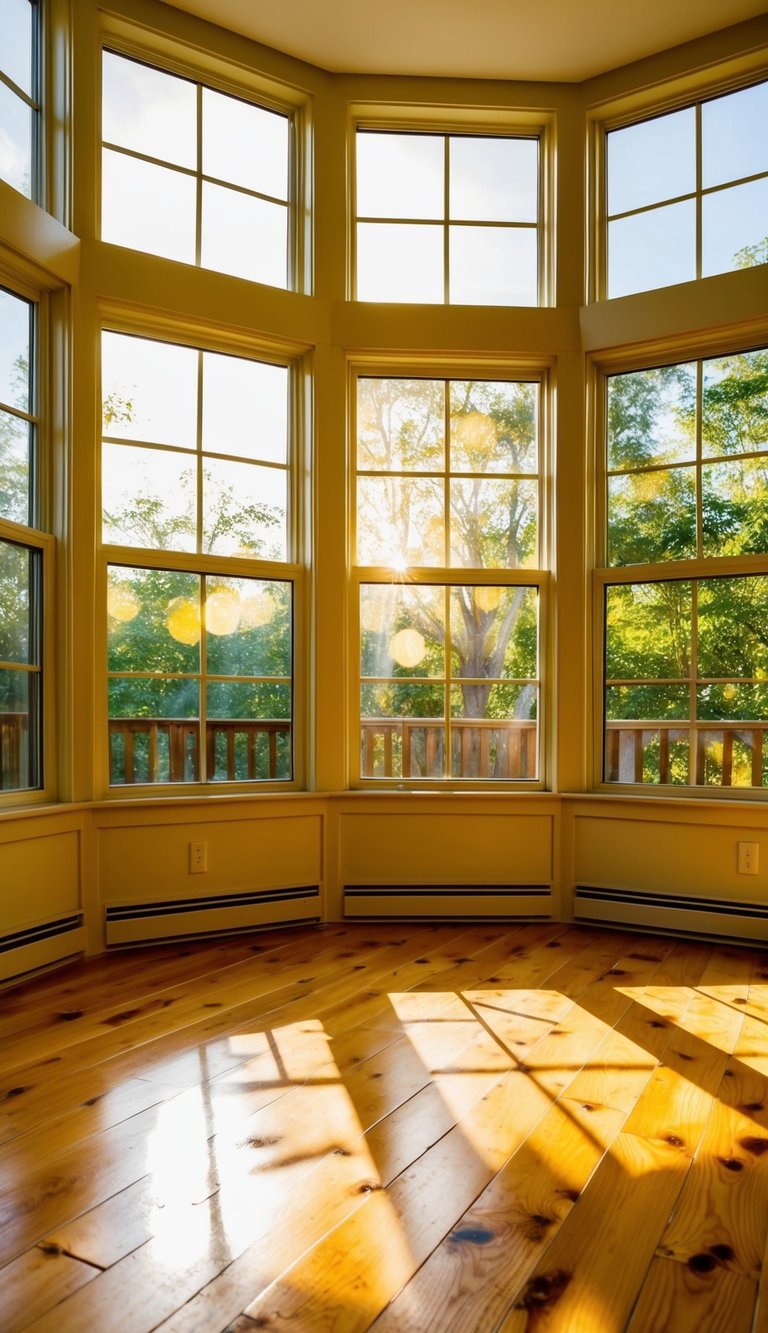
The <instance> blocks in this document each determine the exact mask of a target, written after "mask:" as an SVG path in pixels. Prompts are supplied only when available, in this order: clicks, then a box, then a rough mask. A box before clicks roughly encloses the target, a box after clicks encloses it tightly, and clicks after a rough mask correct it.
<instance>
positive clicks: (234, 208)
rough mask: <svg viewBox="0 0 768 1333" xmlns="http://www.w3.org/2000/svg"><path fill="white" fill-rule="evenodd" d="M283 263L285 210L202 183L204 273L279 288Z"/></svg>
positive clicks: (285, 252) (283, 276) (285, 254)
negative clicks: (212, 270)
mask: <svg viewBox="0 0 768 1333" xmlns="http://www.w3.org/2000/svg"><path fill="white" fill-rule="evenodd" d="M287 257H288V210H287V208H285V207H283V205H282V204H270V203H266V202H265V200H263V199H254V198H253V197H252V196H251V195H247V194H241V193H240V192H239V191H238V190H228V189H227V188H226V187H225V186H223V185H211V184H210V183H209V182H208V181H203V238H202V256H201V263H202V264H203V267H204V268H212V269H215V270H216V272H217V273H231V274H232V275H233V276H234V277H236V278H248V279H249V280H250V281H251V282H264V283H268V284H269V285H270V286H271V287H285V286H286V285H287V262H288V260H287Z"/></svg>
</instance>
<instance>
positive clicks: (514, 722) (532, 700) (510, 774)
mask: <svg viewBox="0 0 768 1333" xmlns="http://www.w3.org/2000/svg"><path fill="white" fill-rule="evenodd" d="M538 693H539V692H538V689H537V687H536V686H535V685H524V686H522V688H521V687H520V686H519V685H462V686H454V687H453V689H452V690H451V717H452V719H453V721H452V725H451V776H452V777H455V778H486V779H488V778H490V779H493V780H494V781H497V782H499V781H501V782H503V781H508V782H525V781H531V780H532V779H535V778H536V777H537V766H538V764H537V761H538V746H537V736H536V731H537V724H536V714H537V711H538Z"/></svg>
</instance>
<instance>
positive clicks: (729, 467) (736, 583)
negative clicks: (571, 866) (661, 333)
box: [599, 349, 768, 787]
mask: <svg viewBox="0 0 768 1333" xmlns="http://www.w3.org/2000/svg"><path fill="white" fill-rule="evenodd" d="M607 421H608V430H607V436H608V451H607V465H608V466H607V487H606V512H607V523H606V549H607V564H608V567H607V568H606V569H604V570H603V571H601V573H600V576H599V578H600V583H601V585H602V586H603V589H604V593H603V597H604V610H605V718H606V722H605V745H604V777H605V780H606V781H608V782H630V783H656V784H672V785H677V784H680V785H694V786H704V787H763V786H765V785H767V784H768V745H766V733H768V502H767V500H766V496H768V351H766V350H764V349H761V350H756V351H747V352H743V353H739V354H736V355H728V356H722V357H715V358H711V359H707V360H704V361H693V362H686V363H683V364H677V365H670V366H662V367H658V368H651V369H647V370H640V371H635V372H630V373H626V374H617V375H614V376H612V377H610V378H609V380H608V389H607ZM675 575H677V576H676V577H675ZM683 575H684V576H683Z"/></svg>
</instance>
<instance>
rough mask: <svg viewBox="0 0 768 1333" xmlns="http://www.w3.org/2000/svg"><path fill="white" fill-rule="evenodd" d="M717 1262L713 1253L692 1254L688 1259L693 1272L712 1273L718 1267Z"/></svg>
mask: <svg viewBox="0 0 768 1333" xmlns="http://www.w3.org/2000/svg"><path fill="white" fill-rule="evenodd" d="M716 1262H717V1261H716V1260H715V1259H713V1258H712V1255H711V1254H692V1255H691V1257H690V1259H689V1260H688V1267H689V1268H690V1270H691V1272H692V1273H711V1272H712V1269H713V1268H715V1267H716Z"/></svg>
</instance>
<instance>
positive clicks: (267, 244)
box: [101, 51, 294, 287]
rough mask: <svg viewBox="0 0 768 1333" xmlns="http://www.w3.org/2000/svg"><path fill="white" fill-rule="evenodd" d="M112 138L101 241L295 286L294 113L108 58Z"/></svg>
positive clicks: (106, 96) (105, 117) (106, 104)
mask: <svg viewBox="0 0 768 1333" xmlns="http://www.w3.org/2000/svg"><path fill="white" fill-rule="evenodd" d="M102 134H103V140H104V147H103V152H102V217H101V235H102V238H103V240H105V241H112V242H113V243H114V244H115V245H124V246H129V247H130V248H131V249H134V250H144V251H146V252H148V253H149V254H154V255H161V256H163V257H164V258H166V259H177V260H181V261H182V262H183V263H186V264H198V265H201V266H202V267H203V268H210V269H215V270H216V271H217V272H219V273H231V274H234V275H235V276H236V277H240V278H248V279H250V280H251V281H254V282H263V283H268V284H270V285H271V286H274V287H287V286H291V285H294V280H293V274H292V272H291V265H292V257H291V253H290V252H291V246H290V237H291V218H290V214H291V208H290V194H291V189H290V177H291V173H290V143H291V120H290V118H289V116H288V115H287V114H283V113H280V112H278V111H274V110H271V109H268V108H266V107H263V106H256V105H254V104H253V103H252V102H248V101H243V100H241V99H240V98H237V97H232V96H229V95H227V94H225V93H221V92H218V91H217V90H216V89H214V88H207V87H203V86H202V85H200V84H197V83H193V82H190V81H189V80H188V79H183V78H179V77H177V76H176V75H173V74H168V73H166V72H165V71H163V70H160V69H155V68H153V67H151V66H149V65H144V64H140V63H139V62H138V61H136V60H131V59H128V58H127V57H125V56H121V55H117V54H115V53H113V52H111V51H105V52H104V57H103V111H102Z"/></svg>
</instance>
